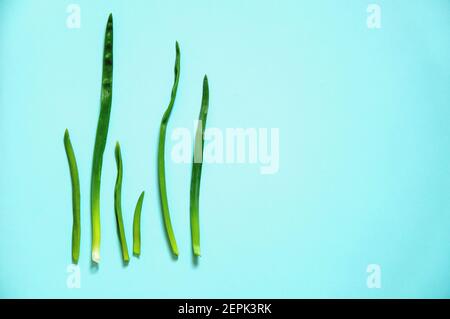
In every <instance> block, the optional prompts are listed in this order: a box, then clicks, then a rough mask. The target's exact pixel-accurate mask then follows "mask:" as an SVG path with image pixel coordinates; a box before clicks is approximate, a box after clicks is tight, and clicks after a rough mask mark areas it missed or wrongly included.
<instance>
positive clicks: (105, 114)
mask: <svg viewBox="0 0 450 319" xmlns="http://www.w3.org/2000/svg"><path fill="white" fill-rule="evenodd" d="M175 53H176V56H175V66H174V82H173V86H172V91H171V96H170V102H169V105H168V106H167V109H166V111H165V112H164V114H163V117H162V119H161V125H160V131H159V141H158V148H157V156H158V159H157V168H158V185H159V195H160V201H161V211H162V216H163V221H164V226H165V230H166V234H167V239H168V242H169V244H170V248H171V251H172V253H173V255H174V256H178V254H179V251H178V246H177V242H176V240H175V234H174V230H173V227H172V222H171V218H170V212H169V201H168V197H167V186H166V175H165V173H166V172H165V156H164V155H165V139H166V131H167V125H168V122H169V118H170V115H171V113H172V110H173V107H174V104H175V99H176V95H177V89H178V83H179V79H180V47H179V44H178V42H176V44H175ZM112 84H113V17H112V14H110V15H109V18H108V21H107V24H106V31H105V39H104V50H103V71H102V82H101V95H100V113H99V117H98V124H97V131H96V136H95V145H94V152H93V158H92V172H91V194H90V195H91V197H90V200H91V202H90V204H91V224H92V246H91V248H92V252H91V259H92V261H93V262H94V263H97V264H98V263H99V262H100V239H101V223H100V186H101V175H102V165H103V155H104V151H105V148H106V145H107V136H108V127H109V121H110V115H111V105H112ZM208 106H209V87H208V78H207V77H206V75H205V77H204V80H203V94H202V102H201V109H200V115H199V122H198V123H199V124H198V127H197V132H196V136H195V143H194V158H193V164H192V176H191V190H190V221H191V234H192V248H193V254H194V256H200V221H199V198H200V179H201V172H202V157H203V147H204V132H205V124H206V117H207V114H208ZM64 147H65V151H66V155H67V159H68V162H69V170H70V177H71V184H72V214H73V227H72V262H73V263H75V264H76V263H78V260H79V255H80V241H81V225H80V181H79V174H78V167H77V163H76V160H75V154H74V150H73V148H72V144H71V141H70V137H69V132H68V130H67V129H66V131H65V134H64ZM115 159H116V165H117V177H116V183H115V188H114V210H115V217H116V222H117V232H118V236H119V242H120V246H121V252H122V259H123V262H124V263H125V264H127V263H128V262H129V261H130V257H129V253H128V246H127V241H126V236H125V233H126V232H125V226H124V222H123V215H122V180H123V162H122V153H121V148H120V145H119V142H117V143H116V148H115ZM111 200H112V199H111ZM143 201H144V191H143V192H142V193H141V195H140V196H139V199H138V201H137V204H136V208H135V211H134V218H133V255H135V256H137V257H139V256H140V254H141V212H142V206H143Z"/></svg>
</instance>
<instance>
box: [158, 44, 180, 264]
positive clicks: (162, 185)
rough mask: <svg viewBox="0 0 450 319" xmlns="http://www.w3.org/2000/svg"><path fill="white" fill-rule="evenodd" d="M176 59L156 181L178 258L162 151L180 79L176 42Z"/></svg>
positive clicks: (161, 131) (160, 142) (161, 133)
mask: <svg viewBox="0 0 450 319" xmlns="http://www.w3.org/2000/svg"><path fill="white" fill-rule="evenodd" d="M175 47H176V58H175V68H174V74H175V80H174V83H173V87H172V93H171V96H170V103H169V106H168V107H167V109H166V112H164V115H163V117H162V120H161V127H160V130H159V144H158V181H159V194H160V198H161V209H162V213H163V219H164V225H165V228H166V234H167V237H168V239H169V243H170V247H171V248H172V253H173V254H174V255H175V256H178V246H177V242H176V240H175V235H174V233H173V229H172V222H171V220H170V212H169V204H168V201H167V189H166V173H165V166H164V151H165V140H166V130H167V122H168V121H169V117H170V113H171V112H172V108H173V105H174V103H175V97H176V95H177V88H178V81H179V78H180V47H179V46H178V42H176V45H175Z"/></svg>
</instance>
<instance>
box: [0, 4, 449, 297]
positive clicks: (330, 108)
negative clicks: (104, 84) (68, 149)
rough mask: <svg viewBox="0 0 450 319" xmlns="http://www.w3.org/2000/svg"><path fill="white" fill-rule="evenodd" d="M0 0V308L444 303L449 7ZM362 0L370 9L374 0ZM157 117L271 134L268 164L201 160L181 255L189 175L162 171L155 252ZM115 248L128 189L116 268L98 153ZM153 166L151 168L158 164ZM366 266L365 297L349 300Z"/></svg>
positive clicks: (358, 291)
mask: <svg viewBox="0 0 450 319" xmlns="http://www.w3.org/2000/svg"><path fill="white" fill-rule="evenodd" d="M72 2H73V3H76V4H78V5H79V6H80V8H81V28H80V29H69V28H67V27H66V18H67V16H68V13H66V8H67V6H68V5H69V4H70V3H71V2H69V1H60V0H45V1H44V0H41V1H31V0H29V1H25V0H0V154H1V155H0V164H1V165H0V297H3V298H5V297H62V298H71V297H152V298H155V297H156V298H164V297H180V298H188V297H189V298H190V297H207V298H208V297H286V298H299V297H369V298H372V297H401V298H403V297H450V288H449V287H450V286H449V282H450V272H449V269H450V231H449V230H450V196H449V193H450V151H449V150H450V125H449V121H450V90H449V83H450V81H449V80H450V58H449V57H450V41H449V39H450V37H449V36H450V2H449V1H446V0H433V1H429V0H427V1H425V0H415V1H406V0H397V1H376V3H378V4H379V5H380V6H381V9H382V20H381V21H382V28H381V29H378V30H374V29H368V28H367V26H366V18H367V15H368V14H367V13H366V9H367V6H368V4H369V3H371V2H369V1H362V0H353V1H338V0H333V1H331V0H320V1H294V0H292V1H261V0H259V1H256V0H254V1H242V0H233V1H231V0H229V1H206V0H203V1H200V0H192V1H154V0H152V1H144V0H140V1H138V0H135V1H118V0H116V1H113V0H111V1H98V0H96V1H91V0H89V1H88V0H74V1H72ZM373 2H375V1H373ZM110 12H112V13H113V15H114V28H115V29H114V37H115V43H114V54H115V61H114V63H115V64H114V93H113V106H112V115H111V124H110V132H109V137H108V144H107V147H106V151H105V158H104V166H103V178H102V198H101V200H102V201H101V209H102V210H101V213H102V250H101V257H102V261H101V264H100V268H99V269H98V271H93V270H92V269H91V267H90V211H89V189H90V188H89V185H90V170H91V161H92V151H93V143H94V136H95V129H96V122H97V117H98V111H99V96H100V78H101V56H102V50H103V37H104V27H105V23H106V20H107V17H108V14H109V13H110ZM175 40H178V41H179V42H180V46H181V51H182V71H181V81H180V86H179V93H178V97H177V101H176V105H175V108H174V112H173V115H172V117H171V119H170V122H169V130H168V139H167V147H168V150H167V152H168V154H169V155H170V153H169V152H170V149H171V147H172V146H173V145H174V142H173V141H171V140H170V134H171V132H172V130H173V129H174V128H177V127H187V128H189V129H191V130H192V127H193V121H194V120H195V119H196V118H197V115H198V112H199V108H200V98H201V83H202V77H203V75H204V74H205V73H207V74H208V77H209V80H210V91H211V94H210V96H211V99H210V113H209V117H208V124H207V126H208V127H217V128H221V129H225V128H227V127H233V128H236V127H242V128H249V127H251V128H272V127H274V128H279V129H280V170H279V172H278V173H277V174H275V175H261V174H260V173H259V168H258V165H254V164H228V165H214V164H210V165H207V164H206V165H204V168H203V176H202V185H201V186H202V188H201V236H202V253H203V256H202V257H201V259H200V261H199V263H198V265H195V264H194V263H193V260H192V256H191V255H192V254H191V248H190V229H189V185H190V174H191V165H190V164H175V163H173V162H172V161H170V160H168V161H167V164H166V167H167V183H168V192H169V200H170V205H171V212H172V221H173V225H174V228H175V232H176V236H177V239H178V243H179V248H180V257H179V259H178V260H177V261H174V260H173V259H172V258H171V255H170V252H169V249H168V245H167V243H166V239H165V235H164V231H163V227H162V217H161V212H160V209H159V204H158V203H159V202H158V192H157V179H156V147H157V139H158V131H159V124H160V119H161V116H162V114H163V112H164V110H165V108H166V106H167V104H168V102H169V95H170V89H171V86H172V81H173V63H174V55H175V50H174V44H175ZM66 127H67V128H68V129H69V130H70V133H71V137H72V143H73V145H74V148H75V152H76V155H77V160H78V165H79V169H80V178H81V187H82V188H81V191H82V247H81V258H80V267H81V288H80V289H68V288H67V286H66V279H67V276H68V274H67V273H66V267H67V266H68V265H69V264H70V240H71V223H72V219H71V218H72V216H71V191H70V178H69V170H68V165H67V160H66V155H65V153H64V147H63V134H64V130H65V128H66ZM116 140H120V142H121V145H122V152H123V160H124V169H125V171H124V184H123V210H124V218H125V220H124V222H125V227H126V230H127V236H128V244H129V247H130V249H131V244H132V237H131V235H132V233H131V226H132V215H133V211H134V205H135V203H136V201H137V198H138V196H139V193H140V192H141V191H142V190H144V189H145V190H146V193H147V194H146V198H145V200H144V207H143V216H142V232H143V233H142V242H143V246H142V256H141V258H140V260H137V259H136V258H132V260H131V263H130V265H129V266H128V267H123V266H122V263H121V259H120V251H119V244H118V239H117V235H116V228H115V219H114V210H113V188H114V182H115V176H116V168H115V162H114V144H115V141H116ZM169 155H168V158H169V159H170V156H169ZM368 264H379V265H380V267H381V270H382V273H381V274H382V277H381V278H382V288H380V289H368V288H367V286H366V279H367V275H368V274H367V273H366V267H367V265H368Z"/></svg>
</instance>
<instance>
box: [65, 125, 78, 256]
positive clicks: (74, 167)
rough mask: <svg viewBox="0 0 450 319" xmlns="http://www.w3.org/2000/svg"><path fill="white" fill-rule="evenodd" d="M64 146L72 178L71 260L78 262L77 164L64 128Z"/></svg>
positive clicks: (67, 133) (67, 132)
mask: <svg viewBox="0 0 450 319" xmlns="http://www.w3.org/2000/svg"><path fill="white" fill-rule="evenodd" d="M64 147H65V149H66V155H67V160H68V161H69V169H70V178H71V180H72V210H73V224H72V262H73V263H74V264H78V259H79V257H80V239H81V237H80V235H81V225H80V178H79V177H78V166H77V160H76V158H75V153H74V152H73V147H72V143H71V142H70V136H69V131H68V130H67V129H66V132H65V133H64Z"/></svg>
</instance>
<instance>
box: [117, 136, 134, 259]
mask: <svg viewBox="0 0 450 319" xmlns="http://www.w3.org/2000/svg"><path fill="white" fill-rule="evenodd" d="M115 154H116V163H117V178H116V186H115V187H114V210H115V212H116V221H117V231H118V234H119V240H120V246H121V248H122V258H123V261H124V262H128V261H129V260H130V256H129V255H128V246H127V239H126V237H125V227H124V226H123V218H122V178H123V165H122V154H121V153H120V145H119V142H117V143H116V151H115Z"/></svg>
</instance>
